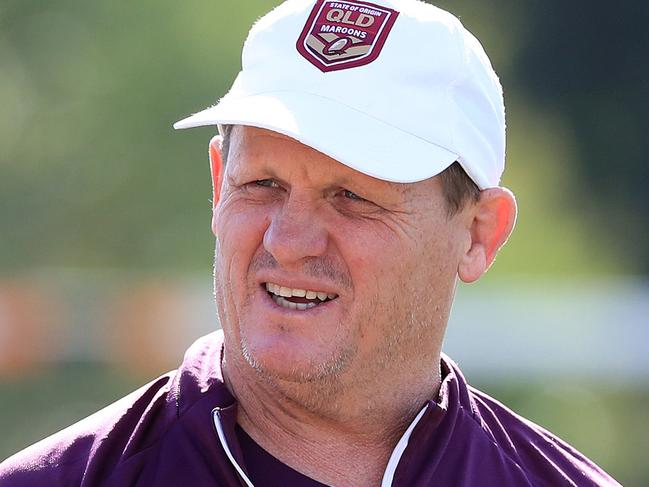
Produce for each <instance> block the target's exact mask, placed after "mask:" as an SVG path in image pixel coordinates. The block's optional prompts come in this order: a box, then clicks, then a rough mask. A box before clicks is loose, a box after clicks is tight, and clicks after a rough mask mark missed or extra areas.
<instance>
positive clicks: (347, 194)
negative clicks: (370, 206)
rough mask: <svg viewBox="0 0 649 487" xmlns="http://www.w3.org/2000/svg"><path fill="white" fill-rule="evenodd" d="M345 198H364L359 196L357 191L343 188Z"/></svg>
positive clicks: (361, 199) (360, 199)
mask: <svg viewBox="0 0 649 487" xmlns="http://www.w3.org/2000/svg"><path fill="white" fill-rule="evenodd" d="M341 194H342V195H343V196H344V197H345V198H348V199H350V200H357V201H363V198H361V197H360V196H358V195H357V194H356V193H354V192H352V191H349V190H348V189H343V190H342V193H341Z"/></svg>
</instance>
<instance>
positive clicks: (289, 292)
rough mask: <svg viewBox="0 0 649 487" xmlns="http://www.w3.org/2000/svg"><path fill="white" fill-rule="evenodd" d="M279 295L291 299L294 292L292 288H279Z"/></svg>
mask: <svg viewBox="0 0 649 487" xmlns="http://www.w3.org/2000/svg"><path fill="white" fill-rule="evenodd" d="M279 295H280V296H284V297H285V298H290V297H291V296H293V290H292V289H291V288H290V287H283V286H282V287H281V288H279Z"/></svg>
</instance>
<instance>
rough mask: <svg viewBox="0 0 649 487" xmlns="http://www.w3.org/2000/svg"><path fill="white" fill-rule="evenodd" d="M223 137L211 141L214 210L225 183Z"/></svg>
mask: <svg viewBox="0 0 649 487" xmlns="http://www.w3.org/2000/svg"><path fill="white" fill-rule="evenodd" d="M222 147H223V137H221V136H220V135H215V136H214V137H212V140H210V150H209V152H210V169H211V172H212V208H214V207H216V204H217V203H218V202H219V198H220V197H221V183H223V173H224V167H223V155H222V154H223V153H222V151H221V148H222Z"/></svg>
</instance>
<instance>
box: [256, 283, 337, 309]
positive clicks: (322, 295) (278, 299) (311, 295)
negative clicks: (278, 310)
mask: <svg viewBox="0 0 649 487" xmlns="http://www.w3.org/2000/svg"><path fill="white" fill-rule="evenodd" d="M265 287H266V291H268V294H269V295H270V297H271V298H273V301H275V303H277V304H278V305H279V306H282V307H283V308H287V309H296V310H299V311H306V310H307V309H311V308H315V307H316V306H318V305H320V304H322V303H326V302H327V301H331V300H332V299H336V298H337V297H338V295H337V294H331V293H326V292H324V291H312V290H309V289H292V288H290V287H285V286H280V285H279V284H275V283H273V282H267V283H266V284H265Z"/></svg>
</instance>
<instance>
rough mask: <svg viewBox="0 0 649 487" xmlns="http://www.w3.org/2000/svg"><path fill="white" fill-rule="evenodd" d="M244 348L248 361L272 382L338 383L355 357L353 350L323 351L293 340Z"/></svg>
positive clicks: (251, 344)
mask: <svg viewBox="0 0 649 487" xmlns="http://www.w3.org/2000/svg"><path fill="white" fill-rule="evenodd" d="M242 341H243V340H242ZM241 345H242V346H241V350H242V354H243V357H244V358H245V360H246V362H247V363H248V364H249V365H250V366H251V367H252V368H253V369H254V370H256V371H257V372H258V373H259V374H260V375H261V376H262V377H263V378H264V379H266V380H269V381H271V382H287V383H296V384H305V383H314V382H322V383H325V382H327V383H335V382H338V381H339V379H340V376H341V375H342V373H343V372H344V370H345V369H346V368H347V366H348V364H349V362H350V361H351V358H352V356H353V355H354V353H353V351H352V350H347V351H345V350H322V349H319V348H318V347H305V346H304V344H299V343H291V340H271V341H263V342H261V343H259V341H256V342H255V343H245V342H244V343H242V344H241Z"/></svg>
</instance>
